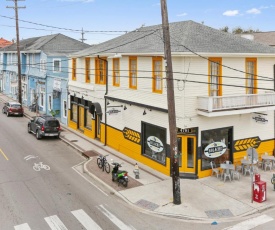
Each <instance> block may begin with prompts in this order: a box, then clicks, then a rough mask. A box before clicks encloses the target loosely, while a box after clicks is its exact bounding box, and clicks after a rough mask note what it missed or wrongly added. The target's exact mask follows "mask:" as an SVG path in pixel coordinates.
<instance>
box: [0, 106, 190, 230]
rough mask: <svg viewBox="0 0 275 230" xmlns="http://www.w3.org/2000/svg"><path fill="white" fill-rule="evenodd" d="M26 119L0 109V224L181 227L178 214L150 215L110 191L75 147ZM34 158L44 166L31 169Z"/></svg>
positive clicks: (23, 228)
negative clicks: (39, 135) (31, 128)
mask: <svg viewBox="0 0 275 230" xmlns="http://www.w3.org/2000/svg"><path fill="white" fill-rule="evenodd" d="M0 108H2V102H0ZM27 122H28V119H27V118H25V117H23V118H22V117H6V115H5V114H2V113H0V223H1V226H0V229H1V230H10V229H16V230H29V229H35V230H44V229H45V230H46V229H47V230H48V229H63V230H66V229H72V230H78V229H93V230H94V229H108V230H109V229H110V230H112V229H125V230H128V229H150V230H151V229H169V228H170V227H171V224H172V223H173V229H182V222H181V221H180V220H175V219H173V220H170V219H169V218H162V217H159V216H151V215H149V214H148V213H143V212H142V211H141V210H137V209H136V208H135V207H133V206H131V205H129V204H127V203H125V201H122V200H121V199H120V198H118V197H116V196H115V195H113V194H112V193H111V192H110V191H108V189H107V188H105V187H104V186H103V185H101V184H99V183H98V182H97V181H93V180H92V179H91V178H90V177H89V176H87V175H86V174H85V173H83V163H84V162H85V161H86V159H85V158H84V157H82V156H81V155H80V154H79V153H78V152H77V151H75V150H74V149H73V148H71V147H70V146H68V145H67V144H66V143H64V142H62V141H61V140H60V139H54V138H45V139H42V140H36V138H35V135H33V134H29V133H28V132H27ZM40 162H42V163H40ZM35 164H38V165H39V164H40V166H45V165H46V166H49V168H46V169H48V170H46V169H45V168H43V167H42V168H41V169H40V171H36V170H37V168H35V169H36V170H34V168H33V166H35ZM186 224H187V223H186ZM188 225H189V224H188ZM189 229H192V228H189Z"/></svg>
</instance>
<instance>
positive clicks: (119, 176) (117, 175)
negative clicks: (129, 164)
mask: <svg viewBox="0 0 275 230" xmlns="http://www.w3.org/2000/svg"><path fill="white" fill-rule="evenodd" d="M112 165H114V168H113V170H112V181H117V182H118V186H119V185H120V184H122V185H123V186H124V187H127V186H128V172H127V171H125V170H118V169H119V168H120V167H121V164H119V163H116V162H113V163H112Z"/></svg>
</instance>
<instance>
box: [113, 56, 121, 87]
mask: <svg viewBox="0 0 275 230" xmlns="http://www.w3.org/2000/svg"><path fill="white" fill-rule="evenodd" d="M119 84H120V81H119V59H118V58H114V59H113V86H119Z"/></svg>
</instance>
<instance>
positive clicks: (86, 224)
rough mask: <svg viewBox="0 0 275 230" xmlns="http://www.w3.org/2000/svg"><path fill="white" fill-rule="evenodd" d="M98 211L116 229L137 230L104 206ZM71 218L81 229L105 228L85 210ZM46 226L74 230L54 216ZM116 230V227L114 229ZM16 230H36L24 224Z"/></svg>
mask: <svg viewBox="0 0 275 230" xmlns="http://www.w3.org/2000/svg"><path fill="white" fill-rule="evenodd" d="M98 209H99V210H100V211H101V213H102V214H104V216H105V217H106V218H108V219H109V220H110V221H111V222H112V224H113V225H114V226H116V228H118V229H121V230H135V228H134V227H133V226H129V225H127V224H125V223H124V222H122V221H121V220H120V219H119V218H118V217H116V216H115V215H114V214H113V213H111V212H110V211H108V210H107V208H106V207H104V206H103V205H99V206H98ZM69 218H75V219H76V220H77V221H78V222H79V224H80V225H79V229H86V230H102V229H104V227H103V226H100V225H99V224H98V223H96V221H94V220H93V218H92V217H91V216H89V215H88V214H87V213H86V212H85V211H84V210H83V209H78V210H73V211H71V213H70V214H69ZM42 221H45V222H46V224H47V225H48V226H49V227H50V229H52V230H69V229H72V227H71V226H66V225H65V224H64V222H63V221H62V219H61V218H59V217H58V215H52V216H48V217H45V218H44V220H42ZM114 228H115V227H114ZM14 229H15V230H33V229H36V228H32V226H31V224H28V223H22V224H19V225H16V226H14Z"/></svg>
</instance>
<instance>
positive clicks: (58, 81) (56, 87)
mask: <svg viewBox="0 0 275 230" xmlns="http://www.w3.org/2000/svg"><path fill="white" fill-rule="evenodd" d="M53 89H54V90H56V91H58V92H61V79H57V78H56V79H54V80H53Z"/></svg>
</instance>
